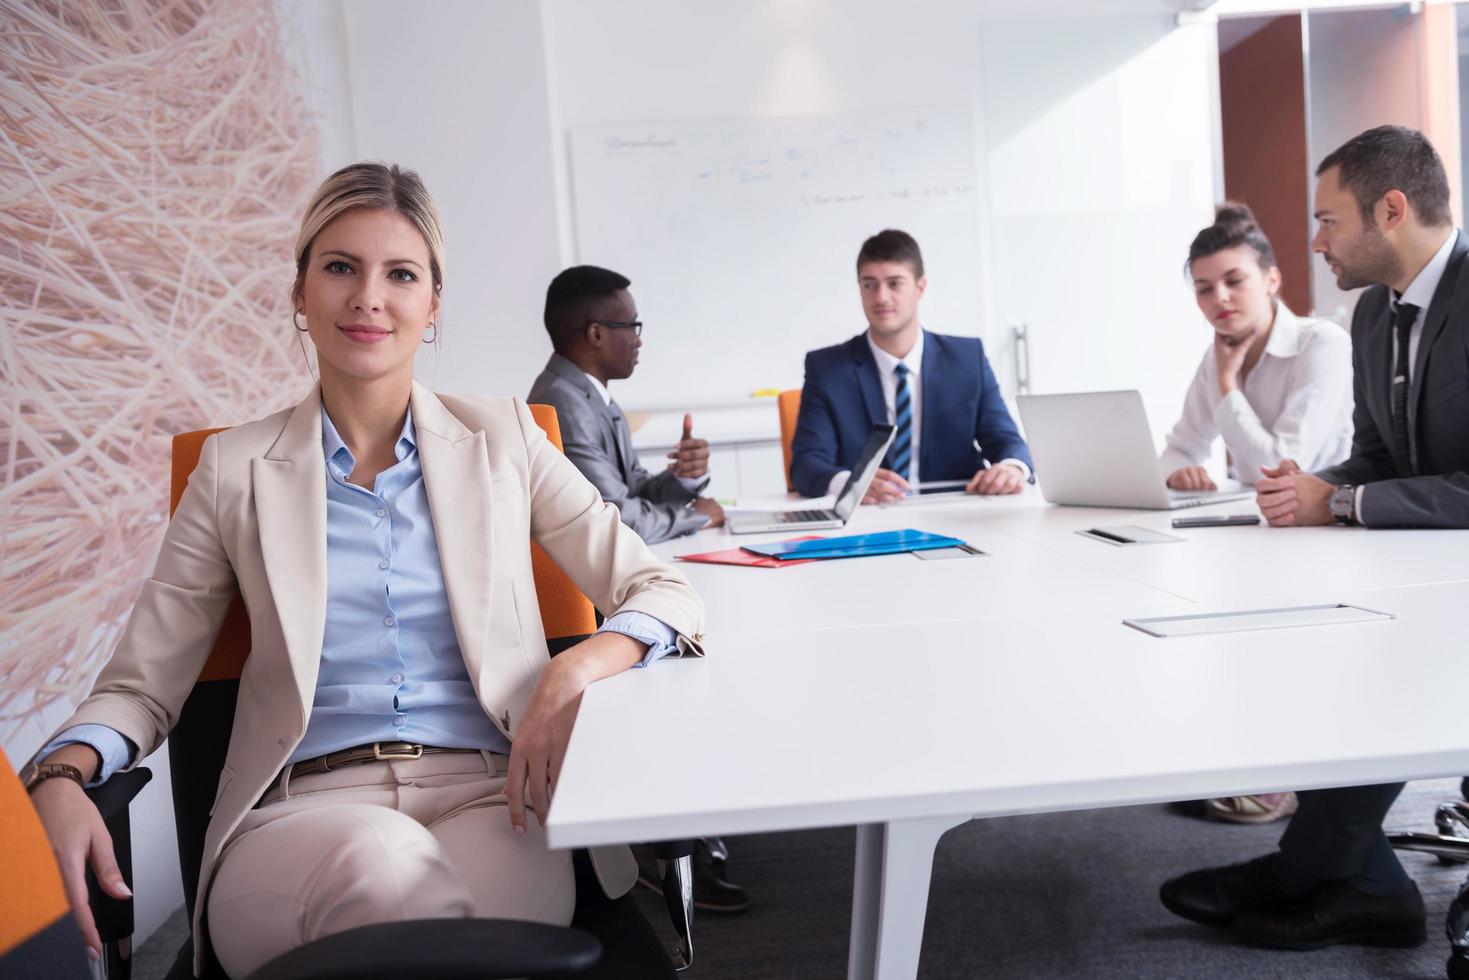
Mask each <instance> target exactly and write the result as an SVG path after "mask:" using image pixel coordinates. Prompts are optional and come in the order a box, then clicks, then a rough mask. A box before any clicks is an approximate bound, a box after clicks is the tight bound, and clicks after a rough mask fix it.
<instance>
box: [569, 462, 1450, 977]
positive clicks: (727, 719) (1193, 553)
mask: <svg viewBox="0 0 1469 980" xmlns="http://www.w3.org/2000/svg"><path fill="white" fill-rule="evenodd" d="M1253 509H1254V505H1253V503H1252V502H1249V501H1245V502H1235V503H1232V504H1222V505H1216V506H1213V507H1210V508H1208V509H1196V510H1193V511H1189V512H1188V513H1216V512H1223V513H1242V512H1247V511H1252V510H1253ZM1171 516H1172V515H1171V514H1167V513H1158V512H1136V511H1117V510H1092V509H1083V508H1056V507H1048V506H1046V505H1045V504H1044V503H1043V502H1042V501H1041V500H1040V498H1039V495H1038V494H1037V493H1035V491H1034V490H1028V491H1027V492H1026V493H1025V494H1023V495H1021V496H1019V497H1017V498H1009V499H1003V500H982V499H976V498H964V499H960V500H958V501H953V502H946V503H936V502H930V501H921V502H917V503H913V504H903V505H898V506H891V507H880V508H879V507H864V508H862V509H861V510H859V512H858V513H857V515H856V516H855V517H854V518H853V520H852V522H851V524H850V525H849V526H848V528H847V530H846V531H844V532H823V533H831V534H836V533H856V532H862V531H869V530H878V529H886V528H899V527H915V528H919V529H921V530H928V531H937V532H945V533H951V534H954V535H955V536H958V537H962V538H964V539H965V540H967V541H968V542H970V543H971V544H973V545H975V546H976V547H978V548H981V549H982V550H985V551H987V552H989V553H990V554H989V556H988V557H975V558H963V559H955V560H948V561H924V560H920V559H918V558H916V557H914V556H912V555H894V556H887V557H881V558H862V559H849V560H844V561H828V562H820V563H814V564H809V565H802V566H798V567H795V568H786V569H765V568H738V567H730V566H717V565H700V564H693V563H679V567H680V568H681V569H682V570H683V571H684V572H685V573H686V574H687V575H688V576H689V578H690V580H691V581H692V582H693V583H694V585H695V587H696V588H697V589H698V590H699V591H700V593H701V595H702V596H703V597H704V601H705V604H706V607H707V610H708V627H707V630H706V636H707V647H708V657H707V658H705V659H702V660H682V661H677V662H668V663H662V664H659V665H658V666H657V667H656V669H650V670H645V671H630V672H628V673H625V674H622V675H619V676H618V677H615V678H611V679H609V680H607V681H603V682H600V683H598V684H595V685H593V686H592V687H591V688H589V689H588V690H587V692H586V693H585V694H584V695H583V699H582V704H581V709H580V713H579V715H578V718H577V722H576V729H575V732H574V734H573V736H572V741H571V746H570V750H569V752H568V755H567V758H566V761H565V764H564V766H563V769H562V772H561V776H560V779H559V782H558V788H557V794H556V799H555V803H554V805H553V807H552V809H551V812H550V814H549V817H548V824H547V826H548V830H549V837H550V842H551V844H552V846H556V847H583V846H595V845H600V844H608V843H615V842H619V841H629V840H660V839H668V838H677V837H691V836H709V835H717V834H740V833H756V832H767V831H776V830H791V829H799V828H809V827H822V826H841V825H847V824H856V825H857V828H858V833H857V855H856V872H855V881H854V890H853V909H852V931H851V943H850V948H849V960H848V976H849V977H850V978H863V980H866V978H883V980H892V978H911V977H913V976H914V975H915V974H916V972H917V967H918V957H919V948H920V945H921V942H922V936H923V921H924V916H925V913H926V907H927V901H926V896H927V891H928V884H929V877H930V872H931V869H932V861H933V851H934V847H935V845H936V844H937V841H938V838H939V837H940V836H941V835H942V834H943V833H944V832H945V831H947V830H948V829H949V828H951V827H953V826H956V825H958V824H959V823H963V822H964V821H967V820H970V819H973V818H980V817H991V816H1000V815H1006V814H1016V813H1042V812H1051V811H1060V810H1070V809H1085V808H1095V807H1106V806H1119V805H1127V804H1138V803H1149V802H1159V801H1167V800H1179V799H1199V798H1205V797H1213V796H1225V795H1234V794H1239V793H1257V792H1270V791H1283V790H1292V789H1308V788H1314V787H1323V786H1341V785H1354V784H1366V783H1375V782H1387V781H1394V780H1399V779H1416V778H1428V777H1439V776H1457V775H1462V774H1464V773H1469V735H1466V733H1465V730H1464V725H1463V721H1462V718H1463V711H1464V705H1463V691H1464V690H1465V689H1466V688H1469V659H1466V658H1465V657H1464V656H1463V626H1462V624H1463V613H1462V610H1463V609H1464V608H1466V607H1469V532H1462V531H1437V532H1424V531H1368V530H1363V529H1351V528H1336V527H1329V528H1296V529H1274V528H1266V527H1264V526H1263V525H1262V526H1259V527H1233V528H1208V529H1199V530H1192V531H1177V532H1175V531H1172V529H1171V528H1169V519H1170V517H1171ZM1098 524H1101V525H1119V524H1135V525H1139V526H1143V527H1148V528H1152V529H1156V530H1164V531H1166V532H1167V533H1173V534H1176V535H1177V536H1178V537H1181V538H1183V539H1184V540H1183V541H1182V542H1179V543H1170V544H1155V545H1134V546H1127V547H1114V546H1111V545H1107V544H1103V543H1100V542H1097V541H1093V540H1090V539H1087V538H1083V537H1081V536H1080V535H1077V534H1076V533H1075V531H1076V530H1077V529H1078V528H1082V527H1090V526H1096V525H1098ZM785 536H789V535H766V536H748V537H744V536H742V537H732V536H730V535H729V534H727V533H725V532H723V531H705V532H700V533H699V534H697V535H694V536H692V537H689V538H683V539H680V540H678V541H674V542H668V543H666V544H663V545H659V546H657V547H656V548H655V549H654V550H655V551H656V552H657V553H658V554H659V555H660V556H662V557H665V558H671V557H673V556H674V555H678V554H688V553H693V552H701V551H711V550H716V549H719V548H728V547H735V546H737V545H739V544H742V543H746V542H748V541H750V540H765V539H779V538H781V537H785ZM1308 602H1351V603H1355V604H1359V605H1362V606H1365V607H1368V608H1371V609H1377V610H1382V611H1384V612H1388V613H1391V614H1392V615H1393V616H1394V617H1395V618H1393V619H1391V620H1388V621H1380V622H1370V623H1357V624H1349V625H1335V626H1316V627H1308V628H1299V629H1278V630H1270V631H1260V632H1240V633H1223V634H1214V635H1209V636H1197V637H1186V638H1183V637H1173V638H1157V637H1153V636H1149V635H1147V634H1145V633H1143V632H1140V631H1138V630H1135V629H1132V628H1130V627H1128V626H1124V625H1123V624H1122V620H1123V619H1124V618H1133V617H1137V616H1157V615H1177V614H1184V613H1190V612H1215V611H1221V612H1222V611H1233V610H1239V609H1253V608H1266V607H1270V606H1278V605H1284V604H1302V603H1308ZM1241 718H1248V719H1267V720H1268V724H1248V725H1241V724H1240V719H1241ZM650 746H656V747H657V750H656V751H652V752H650V751H648V748H649V747H650ZM976 887H981V885H980V884H979V883H976Z"/></svg>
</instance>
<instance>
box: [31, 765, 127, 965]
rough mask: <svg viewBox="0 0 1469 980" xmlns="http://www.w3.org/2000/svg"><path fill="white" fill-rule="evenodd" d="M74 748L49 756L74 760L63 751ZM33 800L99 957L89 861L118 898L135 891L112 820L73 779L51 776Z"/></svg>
mask: <svg viewBox="0 0 1469 980" xmlns="http://www.w3.org/2000/svg"><path fill="white" fill-rule="evenodd" d="M71 748H73V746H69V745H68V746H64V747H63V748H61V749H59V750H58V751H56V752H54V753H52V754H51V756H49V757H48V758H47V759H46V761H48V762H66V761H71V760H67V759H64V758H62V753H64V752H66V751H67V750H68V749H71ZM80 748H83V749H84V751H86V752H88V753H89V754H90V755H91V756H92V758H93V759H95V758H96V753H93V752H91V750H90V749H86V748H85V747H84V746H81V747H80ZM79 768H80V767H79ZM84 771H85V770H84ZM31 802H32V804H34V805H35V808H36V813H37V814H39V815H40V818H41V826H43V827H45V828H46V836H47V837H49V838H50V839H51V850H52V851H54V852H55V853H56V863H57V864H58V865H59V866H60V868H61V883H62V885H63V886H65V888H66V900H67V902H68V903H69V904H70V905H71V914H72V918H74V919H76V923H77V926H78V928H80V929H81V932H82V941H83V942H84V943H86V945H87V950H88V952H89V953H90V954H91V956H92V958H93V959H96V958H97V957H99V956H101V955H102V938H101V936H100V935H98V933H97V924H96V923H95V922H94V921H93V920H92V909H91V906H90V905H89V904H88V903H87V866H88V865H91V867H92V873H93V874H95V875H96V876H97V881H98V883H99V884H101V886H102V889H103V890H104V891H105V892H107V894H109V895H111V896H112V897H113V898H118V899H123V898H131V897H132V894H133V893H132V892H131V891H130V890H129V889H128V886H127V884H126V883H125V882H124V881H123V880H122V872H121V871H119V870H118V867H117V857H116V856H115V855H114V854H113V850H112V837H111V835H109V834H108V833H107V824H106V823H104V822H103V820H102V814H101V813H100V812H98V810H97V806H96V804H94V803H93V802H92V801H91V799H90V798H89V797H88V796H87V794H86V793H84V792H83V791H82V788H81V787H80V786H78V785H77V784H76V783H74V782H72V781H71V780H70V779H62V778H55V779H48V780H46V781H45V782H44V783H41V784H40V785H38V786H36V788H35V789H34V790H33V791H32V792H31Z"/></svg>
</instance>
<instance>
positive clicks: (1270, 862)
mask: <svg viewBox="0 0 1469 980" xmlns="http://www.w3.org/2000/svg"><path fill="white" fill-rule="evenodd" d="M1278 857H1279V855H1278V854H1266V855H1264V856H1263V857H1257V858H1255V859H1254V860H1253V861H1246V862H1244V863H1243V864H1231V865H1227V866H1225V867H1222V868H1205V869H1203V870H1202V871H1190V872H1189V873H1188V874H1186V875H1180V876H1179V877H1177V878H1174V879H1172V880H1170V881H1165V882H1164V883H1163V887H1161V888H1159V889H1158V897H1159V898H1161V899H1162V900H1163V905H1164V906H1165V907H1166V908H1167V909H1168V911H1170V912H1172V913H1173V914H1174V915H1181V916H1183V917H1184V918H1185V919H1189V920H1191V921H1193V922H1199V923H1202V924H1204V925H1206V926H1227V925H1229V924H1230V923H1232V922H1234V920H1235V918H1236V917H1237V916H1238V915H1239V914H1240V913H1241V912H1243V911H1245V910H1246V909H1262V910H1268V909H1271V908H1274V907H1275V906H1276V905H1277V904H1278V903H1280V902H1282V901H1284V900H1285V899H1286V898H1288V895H1287V894H1286V890H1285V886H1284V885H1282V884H1281V883H1280V876H1279V875H1277V874H1276V871H1275V862H1276V860H1277V858H1278Z"/></svg>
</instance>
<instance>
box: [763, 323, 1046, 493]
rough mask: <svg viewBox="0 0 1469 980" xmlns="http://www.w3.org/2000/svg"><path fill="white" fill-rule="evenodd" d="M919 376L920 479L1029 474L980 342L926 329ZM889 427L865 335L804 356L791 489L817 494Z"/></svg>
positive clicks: (1027, 452)
mask: <svg viewBox="0 0 1469 980" xmlns="http://www.w3.org/2000/svg"><path fill="white" fill-rule="evenodd" d="M919 378H920V379H921V381H922V384H923V403H922V405H921V407H920V411H921V413H922V418H921V419H920V420H919V425H920V431H919V446H918V452H919V458H918V475H919V476H920V477H921V478H922V479H924V480H967V479H969V478H970V477H972V476H973V475H974V474H975V472H976V471H978V470H979V469H980V467H981V465H982V463H981V460H984V459H987V460H989V461H990V462H991V463H998V462H999V461H1000V460H1002V459H1020V460H1024V461H1025V464H1026V465H1027V466H1030V467H1031V468H1032V470H1033V469H1034V464H1033V463H1032V462H1031V459H1030V450H1029V449H1028V448H1027V447H1026V445H1025V440H1024V439H1021V438H1020V432H1019V430H1017V429H1016V428H1015V423H1014V421H1013V420H1011V418H1010V410H1009V409H1007V408H1006V407H1005V402H1004V399H1002V398H1001V397H1000V386H999V385H998V384H997V383H996V382H995V374H994V372H993V371H991V370H990V362H989V360H988V359H986V358H985V356H984V344H982V343H981V342H980V340H979V338H977V337H950V336H947V335H945V334H940V333H929V332H928V331H924V334H923V368H922V370H921V371H920V372H919ZM887 421H888V414H887V405H886V403H885V402H884V401H883V397H882V379H881V377H879V375H878V370H877V361H876V360H874V359H873V357H872V349H871V348H870V347H868V346H867V335H866V334H865V333H859V334H858V335H857V336H855V337H853V338H852V339H851V340H849V341H847V342H846V343H844V344H837V345H836V346H835V347H824V348H822V349H821V350H817V351H812V352H811V353H809V354H807V355H806V383H805V385H804V387H802V389H801V414H800V417H799V418H798V419H797V421H796V435H795V438H794V439H793V440H792V441H791V484H792V485H793V486H794V487H795V488H796V490H798V491H799V492H800V493H802V494H803V495H805V496H807V497H820V496H823V495H824V494H825V493H826V491H827V488H828V486H829V485H830V483H831V478H832V477H833V476H835V475H836V474H837V473H840V472H841V471H842V470H849V469H851V468H852V466H853V465H854V464H855V463H856V461H857V454H858V453H860V452H861V451H862V446H863V444H864V443H866V442H867V436H868V433H869V432H870V431H871V430H872V427H873V426H874V425H881V424H883V423H885V422H887ZM976 441H977V442H978V443H979V445H978V446H977V447H976V445H975V443H976Z"/></svg>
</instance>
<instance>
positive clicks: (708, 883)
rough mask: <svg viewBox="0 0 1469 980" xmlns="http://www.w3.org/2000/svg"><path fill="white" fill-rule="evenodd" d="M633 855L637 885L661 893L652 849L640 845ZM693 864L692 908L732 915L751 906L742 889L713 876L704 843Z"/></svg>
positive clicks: (698, 848)
mask: <svg viewBox="0 0 1469 980" xmlns="http://www.w3.org/2000/svg"><path fill="white" fill-rule="evenodd" d="M633 855H634V856H635V857H636V858H637V860H638V884H640V885H642V886H643V887H645V888H650V889H652V890H653V891H655V892H657V893H658V894H660V895H661V894H663V882H662V881H661V880H660V879H659V877H658V861H657V859H656V858H654V857H653V849H652V848H651V847H646V846H641V845H640V846H637V847H634V848H633ZM720 864H721V865H722V864H723V862H720ZM693 865H694V908H696V909H699V910H701V911H704V912H713V913H716V914H721V913H722V914H732V913H735V912H743V911H745V909H747V908H749V907H750V896H749V895H747V894H745V890H744V889H743V888H741V887H740V886H739V885H736V884H733V883H731V882H729V881H727V880H725V879H724V878H723V877H721V876H720V875H719V874H716V873H715V870H714V862H713V859H711V858H710V856H709V849H708V848H707V847H705V846H704V842H703V841H700V842H699V844H698V846H697V847H695V848H694V854H693Z"/></svg>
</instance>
